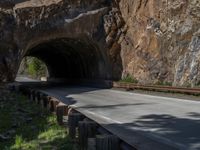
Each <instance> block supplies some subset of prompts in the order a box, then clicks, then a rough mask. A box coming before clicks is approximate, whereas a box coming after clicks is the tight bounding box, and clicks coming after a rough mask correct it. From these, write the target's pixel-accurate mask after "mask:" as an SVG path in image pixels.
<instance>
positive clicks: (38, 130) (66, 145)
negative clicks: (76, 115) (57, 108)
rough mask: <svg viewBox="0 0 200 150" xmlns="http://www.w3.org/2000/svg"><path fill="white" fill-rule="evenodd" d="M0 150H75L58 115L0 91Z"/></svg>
mask: <svg viewBox="0 0 200 150" xmlns="http://www.w3.org/2000/svg"><path fill="white" fill-rule="evenodd" d="M0 112H1V113H0V135H4V136H6V137H9V139H7V140H5V139H4V140H2V139H1V138H0V150H52V149H53V150H74V149H76V148H75V146H74V144H73V143H72V142H71V141H70V140H69V137H68V133H67V129H66V128H64V127H61V126H59V125H58V124H57V122H56V117H55V115H53V114H51V113H49V112H48V111H47V110H42V108H40V107H39V106H38V105H36V104H34V103H32V102H30V101H28V100H27V98H26V97H24V96H21V95H18V94H10V93H7V92H5V93H3V94H2V90H1V89H0Z"/></svg>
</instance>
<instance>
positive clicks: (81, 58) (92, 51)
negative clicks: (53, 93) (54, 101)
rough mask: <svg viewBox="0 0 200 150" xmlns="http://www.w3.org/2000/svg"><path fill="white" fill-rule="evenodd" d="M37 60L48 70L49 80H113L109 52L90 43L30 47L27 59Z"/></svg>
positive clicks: (49, 43)
mask: <svg viewBox="0 0 200 150" xmlns="http://www.w3.org/2000/svg"><path fill="white" fill-rule="evenodd" d="M27 56H29V57H36V58H38V59H40V60H42V61H43V62H44V63H45V64H46V66H47V68H48V74H49V78H54V79H60V78H61V79H90V80H109V79H110V78H111V77H110V67H109V65H108V64H109V63H108V59H107V57H106V53H105V52H102V51H100V50H99V49H98V46H97V45H95V44H94V43H91V42H90V41H89V40H85V39H84V40H83V39H76V40H74V39H66V38H62V39H55V40H51V41H46V42H43V43H40V44H37V45H35V46H32V47H31V48H28V49H27V50H26V52H25V54H24V57H27Z"/></svg>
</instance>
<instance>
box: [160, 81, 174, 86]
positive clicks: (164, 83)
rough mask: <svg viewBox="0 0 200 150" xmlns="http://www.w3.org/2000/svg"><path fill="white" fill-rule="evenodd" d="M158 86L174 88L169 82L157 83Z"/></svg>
mask: <svg viewBox="0 0 200 150" xmlns="http://www.w3.org/2000/svg"><path fill="white" fill-rule="evenodd" d="M156 85H162V86H172V82H167V81H158V82H156Z"/></svg>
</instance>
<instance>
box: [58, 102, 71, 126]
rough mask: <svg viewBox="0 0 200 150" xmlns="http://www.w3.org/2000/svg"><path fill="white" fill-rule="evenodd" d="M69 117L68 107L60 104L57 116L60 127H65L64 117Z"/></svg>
mask: <svg viewBox="0 0 200 150" xmlns="http://www.w3.org/2000/svg"><path fill="white" fill-rule="evenodd" d="M67 115H68V105H66V104H64V103H62V102H60V103H59V104H58V105H57V106H56V116H57V122H58V124H59V125H63V116H67Z"/></svg>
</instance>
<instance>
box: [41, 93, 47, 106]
mask: <svg viewBox="0 0 200 150" xmlns="http://www.w3.org/2000/svg"><path fill="white" fill-rule="evenodd" d="M41 101H42V102H41V105H42V107H43V108H47V107H48V96H47V95H46V94H41Z"/></svg>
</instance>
